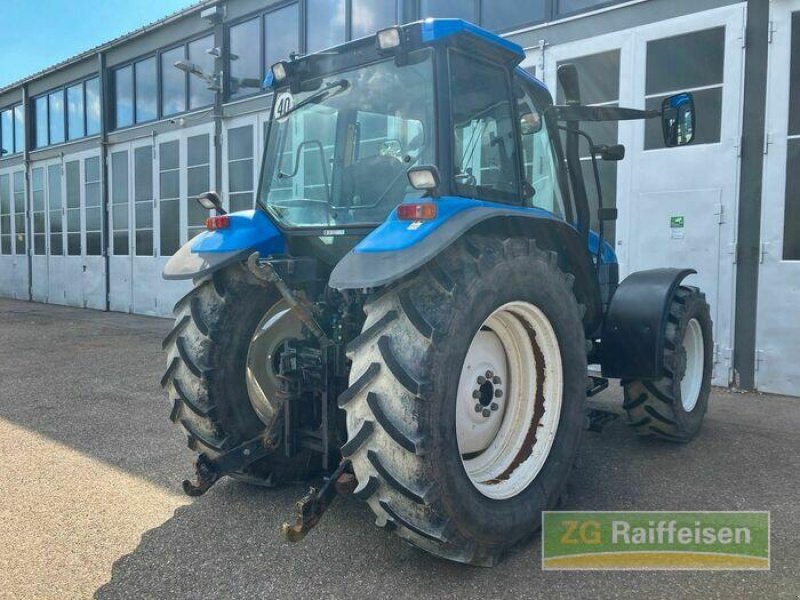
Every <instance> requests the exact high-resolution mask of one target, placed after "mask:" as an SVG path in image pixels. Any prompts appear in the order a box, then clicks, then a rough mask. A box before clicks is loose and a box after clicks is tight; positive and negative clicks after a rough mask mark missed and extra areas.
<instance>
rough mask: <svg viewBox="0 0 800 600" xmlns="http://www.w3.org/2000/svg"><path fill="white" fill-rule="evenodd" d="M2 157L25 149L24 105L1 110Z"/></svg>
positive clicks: (0, 137)
mask: <svg viewBox="0 0 800 600" xmlns="http://www.w3.org/2000/svg"><path fill="white" fill-rule="evenodd" d="M0 140H2V148H0V158H5V157H7V156H10V155H12V154H16V153H17V152H22V151H23V150H25V117H24V113H23V111H22V105H21V104H18V105H17V106H14V107H12V108H7V109H6V110H4V111H2V112H0Z"/></svg>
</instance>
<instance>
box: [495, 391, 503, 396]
mask: <svg viewBox="0 0 800 600" xmlns="http://www.w3.org/2000/svg"><path fill="white" fill-rule="evenodd" d="M494 397H495V398H502V397H503V390H495V391H494Z"/></svg>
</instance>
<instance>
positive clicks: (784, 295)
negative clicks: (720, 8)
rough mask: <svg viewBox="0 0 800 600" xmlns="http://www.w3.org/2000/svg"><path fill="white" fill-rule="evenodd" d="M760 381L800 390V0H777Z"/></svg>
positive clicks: (761, 385) (764, 386)
mask: <svg viewBox="0 0 800 600" xmlns="http://www.w3.org/2000/svg"><path fill="white" fill-rule="evenodd" d="M770 6H771V11H772V14H771V17H770V19H771V23H772V27H773V28H774V33H773V42H772V44H771V46H770V57H769V75H768V86H769V87H768V92H767V98H768V107H767V143H766V145H765V152H766V156H765V163H764V192H763V200H762V223H761V240H762V244H763V245H762V264H761V267H760V269H759V282H758V287H759V294H758V317H757V343H756V345H757V348H758V349H757V351H756V369H757V370H756V385H757V387H758V389H759V390H761V391H763V392H773V393H779V394H789V395H793V396H798V395H800V369H798V366H797V365H798V363H799V362H800V342H799V341H798V340H800V1H798V0H785V1H783V2H772V3H770Z"/></svg>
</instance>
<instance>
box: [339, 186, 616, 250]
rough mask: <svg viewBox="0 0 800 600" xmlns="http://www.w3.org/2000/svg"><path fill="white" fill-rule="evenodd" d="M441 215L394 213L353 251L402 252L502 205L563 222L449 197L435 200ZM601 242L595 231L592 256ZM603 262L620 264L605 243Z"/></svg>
mask: <svg viewBox="0 0 800 600" xmlns="http://www.w3.org/2000/svg"><path fill="white" fill-rule="evenodd" d="M436 206H437V208H438V214H437V215H436V218H435V219H433V220H431V221H418V222H411V221H401V220H400V219H399V218H398V217H397V211H396V210H393V211H392V212H391V214H390V215H389V217H388V218H387V219H386V221H384V222H383V224H382V225H380V226H379V227H377V228H376V229H375V230H374V231H372V232H371V233H370V234H369V235H368V236H367V237H365V238H364V239H363V240H362V241H361V242H360V243H359V244H358V245H357V246H356V247H355V248H354V249H353V252H354V253H356V254H369V253H377V252H400V251H403V250H407V249H408V248H410V247H412V246H414V245H416V244H419V243H420V242H422V241H423V240H424V239H425V238H427V237H428V236H429V235H430V234H431V233H433V232H434V231H436V230H437V229H439V228H440V227H441V226H442V225H443V224H444V223H445V222H447V221H448V219H451V218H453V217H454V216H456V215H457V214H459V213H462V212H464V211H466V210H472V209H476V208H487V209H496V208H498V206H502V207H503V208H504V209H507V210H509V211H513V212H519V213H520V214H521V215H522V214H524V215H525V216H534V217H537V218H540V219H547V220H552V221H561V219H559V218H558V217H557V216H555V215H554V214H553V213H551V212H549V211H547V210H544V209H542V208H535V207H534V208H530V207H524V206H514V205H506V204H500V205H498V204H497V203H496V202H485V201H482V200H471V199H469V198H459V197H455V196H447V197H444V198H438V199H437V200H436ZM599 243H600V236H599V235H598V234H596V233H595V232H594V231H592V232H590V235H589V251H590V252H591V254H592V256H595V255H596V254H597V247H598V244H599ZM601 260H602V262H603V263H605V264H614V263H616V262H617V256H616V254H615V253H614V249H613V248H612V247H611V246H610V245H609V244H608V243H607V242H604V243H603V254H602V257H601Z"/></svg>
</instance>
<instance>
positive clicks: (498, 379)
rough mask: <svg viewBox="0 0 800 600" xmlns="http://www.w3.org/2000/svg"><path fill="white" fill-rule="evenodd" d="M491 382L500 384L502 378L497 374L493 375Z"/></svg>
mask: <svg viewBox="0 0 800 600" xmlns="http://www.w3.org/2000/svg"><path fill="white" fill-rule="evenodd" d="M492 383H493V384H495V385H500V384H501V383H503V380H502V379H500V376H499V375H495V376H494V377H492Z"/></svg>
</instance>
